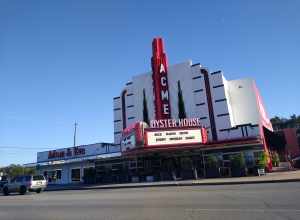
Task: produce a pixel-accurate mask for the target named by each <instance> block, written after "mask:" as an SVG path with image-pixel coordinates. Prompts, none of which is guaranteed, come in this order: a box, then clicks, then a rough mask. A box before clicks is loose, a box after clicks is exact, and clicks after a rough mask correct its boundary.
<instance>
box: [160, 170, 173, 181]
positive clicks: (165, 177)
mask: <svg viewBox="0 0 300 220" xmlns="http://www.w3.org/2000/svg"><path fill="white" fill-rule="evenodd" d="M161 180H164V181H170V180H173V178H172V173H171V172H161Z"/></svg>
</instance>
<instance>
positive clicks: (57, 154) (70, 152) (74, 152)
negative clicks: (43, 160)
mask: <svg viewBox="0 0 300 220" xmlns="http://www.w3.org/2000/svg"><path fill="white" fill-rule="evenodd" d="M81 155H85V149H84V148H80V147H73V148H67V149H65V150H63V151H58V150H52V151H49V152H48V159H63V158H65V157H72V156H81Z"/></svg>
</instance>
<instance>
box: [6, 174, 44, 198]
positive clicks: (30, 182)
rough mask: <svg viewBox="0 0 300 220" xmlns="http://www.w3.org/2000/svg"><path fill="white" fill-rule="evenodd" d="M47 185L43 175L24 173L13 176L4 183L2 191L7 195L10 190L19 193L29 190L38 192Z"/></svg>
mask: <svg viewBox="0 0 300 220" xmlns="http://www.w3.org/2000/svg"><path fill="white" fill-rule="evenodd" d="M46 187H47V181H46V179H45V177H44V176H43V175H24V176H17V177H15V178H13V179H12V180H11V181H9V182H8V183H6V184H4V186H3V188H2V192H3V194H4V195H6V196H7V195H9V193H12V192H18V193H20V194H21V195H24V194H26V193H27V192H28V191H29V192H36V193H40V192H42V191H43V190H44V189H45V188H46Z"/></svg>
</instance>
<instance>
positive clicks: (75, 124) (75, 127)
mask: <svg viewBox="0 0 300 220" xmlns="http://www.w3.org/2000/svg"><path fill="white" fill-rule="evenodd" d="M77 125H78V124H77V122H76V121H75V123H74V147H76V131H77Z"/></svg>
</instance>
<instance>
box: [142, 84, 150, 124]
mask: <svg viewBox="0 0 300 220" xmlns="http://www.w3.org/2000/svg"><path fill="white" fill-rule="evenodd" d="M143 121H144V122H146V123H147V124H148V125H149V124H150V121H149V114H148V106H147V98H146V92H145V89H143Z"/></svg>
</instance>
